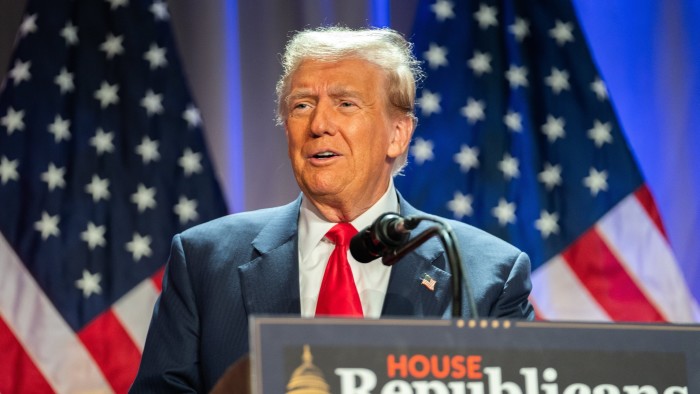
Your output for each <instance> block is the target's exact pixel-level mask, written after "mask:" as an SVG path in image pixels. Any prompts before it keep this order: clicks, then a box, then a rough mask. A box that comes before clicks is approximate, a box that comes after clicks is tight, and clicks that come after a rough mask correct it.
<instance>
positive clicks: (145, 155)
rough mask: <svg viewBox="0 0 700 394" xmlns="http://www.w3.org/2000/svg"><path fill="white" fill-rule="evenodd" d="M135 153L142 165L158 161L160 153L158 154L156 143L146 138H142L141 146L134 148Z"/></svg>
mask: <svg viewBox="0 0 700 394" xmlns="http://www.w3.org/2000/svg"><path fill="white" fill-rule="evenodd" d="M136 153H138V154H139V155H141V160H142V161H143V163H144V164H147V163H149V162H151V161H158V160H159V159H160V153H158V141H157V140H152V139H150V138H148V137H143V139H142V140H141V144H140V145H138V146H137V147H136Z"/></svg>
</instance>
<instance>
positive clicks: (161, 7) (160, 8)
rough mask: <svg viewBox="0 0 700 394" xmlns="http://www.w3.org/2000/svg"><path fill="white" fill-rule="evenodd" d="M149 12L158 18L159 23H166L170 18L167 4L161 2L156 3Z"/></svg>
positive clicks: (158, 0)
mask: <svg viewBox="0 0 700 394" xmlns="http://www.w3.org/2000/svg"><path fill="white" fill-rule="evenodd" d="M149 10H150V11H151V13H153V16H154V17H155V18H156V20H157V21H164V20H168V18H170V14H169V13H168V6H167V4H165V3H164V2H162V1H160V0H156V1H154V2H153V4H152V5H151V7H150V8H149Z"/></svg>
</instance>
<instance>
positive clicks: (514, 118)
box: [503, 111, 523, 133]
mask: <svg viewBox="0 0 700 394" xmlns="http://www.w3.org/2000/svg"><path fill="white" fill-rule="evenodd" d="M503 123H505V124H506V126H508V128H509V129H510V130H511V131H514V132H516V133H520V132H522V131H523V119H522V116H520V114H519V113H517V112H515V111H508V113H507V114H505V116H503Z"/></svg>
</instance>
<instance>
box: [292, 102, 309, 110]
mask: <svg viewBox="0 0 700 394" xmlns="http://www.w3.org/2000/svg"><path fill="white" fill-rule="evenodd" d="M308 107H309V105H308V104H307V103H296V104H294V106H293V107H292V108H293V109H306V108H308Z"/></svg>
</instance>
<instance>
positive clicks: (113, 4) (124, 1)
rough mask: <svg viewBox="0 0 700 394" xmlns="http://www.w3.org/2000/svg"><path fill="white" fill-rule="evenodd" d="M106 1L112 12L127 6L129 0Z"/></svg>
mask: <svg viewBox="0 0 700 394" xmlns="http://www.w3.org/2000/svg"><path fill="white" fill-rule="evenodd" d="M106 1H107V2H108V3H109V4H110V5H111V7H110V8H111V9H113V10H114V9H117V8H119V7H123V6H126V5H127V4H129V0H106Z"/></svg>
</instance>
